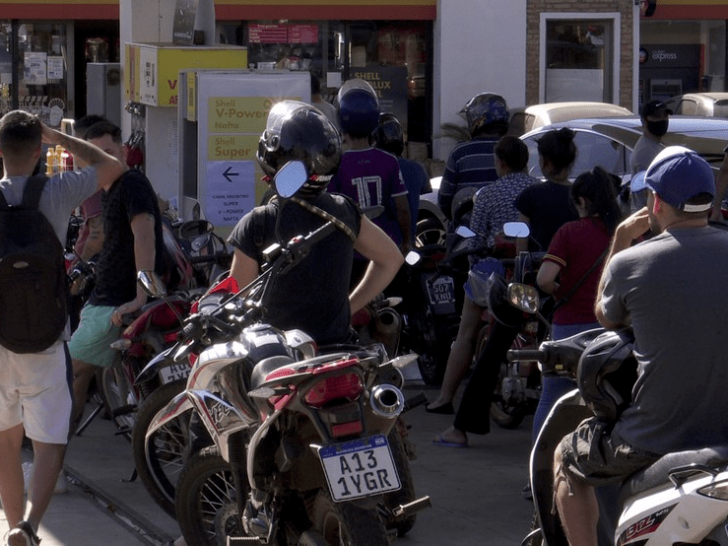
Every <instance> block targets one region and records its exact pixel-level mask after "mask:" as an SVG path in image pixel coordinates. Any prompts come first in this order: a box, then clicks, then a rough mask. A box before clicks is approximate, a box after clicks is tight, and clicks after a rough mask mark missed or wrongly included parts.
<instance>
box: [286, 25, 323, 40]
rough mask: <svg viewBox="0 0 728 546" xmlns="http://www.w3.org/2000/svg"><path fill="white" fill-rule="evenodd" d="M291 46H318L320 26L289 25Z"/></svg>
mask: <svg viewBox="0 0 728 546" xmlns="http://www.w3.org/2000/svg"><path fill="white" fill-rule="evenodd" d="M288 43H289V44H317V43H318V25H289V27H288Z"/></svg>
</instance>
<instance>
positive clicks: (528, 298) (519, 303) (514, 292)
mask: <svg viewBox="0 0 728 546" xmlns="http://www.w3.org/2000/svg"><path fill="white" fill-rule="evenodd" d="M508 301H509V302H510V304H511V305H512V306H513V307H515V308H517V309H520V310H521V311H524V312H526V313H531V314H533V313H537V312H538V304H539V296H538V290H536V288H535V287H534V286H529V285H527V284H521V283H515V282H514V283H511V284H509V285H508Z"/></svg>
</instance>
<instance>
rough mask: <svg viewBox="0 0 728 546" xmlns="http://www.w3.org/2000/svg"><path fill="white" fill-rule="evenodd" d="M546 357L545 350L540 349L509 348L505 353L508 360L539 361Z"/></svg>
mask: <svg viewBox="0 0 728 546" xmlns="http://www.w3.org/2000/svg"><path fill="white" fill-rule="evenodd" d="M545 357H546V352H545V351H542V350H540V349H510V350H509V351H508V352H507V353H506V358H507V359H508V362H525V361H527V360H537V361H539V362H541V361H542V360H544V359H545Z"/></svg>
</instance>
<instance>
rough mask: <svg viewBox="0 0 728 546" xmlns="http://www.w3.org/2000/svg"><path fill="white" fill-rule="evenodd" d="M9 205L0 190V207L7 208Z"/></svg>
mask: <svg viewBox="0 0 728 546" xmlns="http://www.w3.org/2000/svg"><path fill="white" fill-rule="evenodd" d="M9 208H10V205H8V201H7V199H5V194H4V193H3V192H2V190H0V209H9Z"/></svg>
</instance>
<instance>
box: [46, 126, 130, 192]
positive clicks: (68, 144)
mask: <svg viewBox="0 0 728 546" xmlns="http://www.w3.org/2000/svg"><path fill="white" fill-rule="evenodd" d="M43 142H45V143H46V144H50V145H52V146H56V145H58V144H60V145H61V146H63V147H64V148H65V149H66V150H67V151H68V153H70V154H72V155H73V156H74V157H78V158H79V159H80V160H81V161H83V162H84V163H85V164H87V165H90V166H92V167H95V168H96V179H97V181H98V185H99V188H101V189H104V190H108V189H109V188H110V187H111V185H112V184H113V183H114V181H115V180H116V179H117V178H119V177H120V176H121V175H122V174H123V173H124V171H125V170H126V166H125V165H124V164H123V163H122V162H121V161H119V160H118V159H116V158H115V157H114V156H112V155H109V154H107V153H106V152H104V151H103V150H101V149H100V148H99V147H97V146H94V145H93V144H91V143H90V142H86V141H85V140H81V139H80V138H76V137H74V136H71V135H67V134H65V133H61V132H60V131H56V130H55V129H51V128H50V127H48V126H46V125H43Z"/></svg>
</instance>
